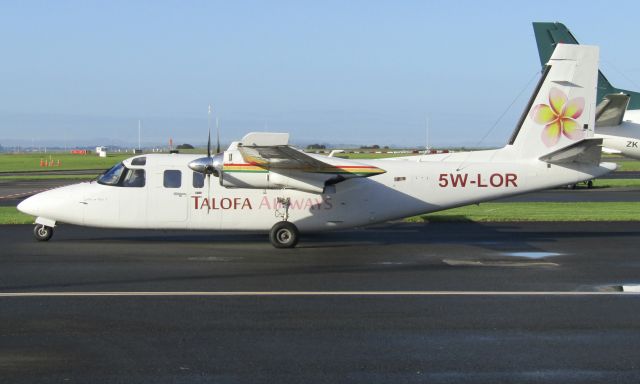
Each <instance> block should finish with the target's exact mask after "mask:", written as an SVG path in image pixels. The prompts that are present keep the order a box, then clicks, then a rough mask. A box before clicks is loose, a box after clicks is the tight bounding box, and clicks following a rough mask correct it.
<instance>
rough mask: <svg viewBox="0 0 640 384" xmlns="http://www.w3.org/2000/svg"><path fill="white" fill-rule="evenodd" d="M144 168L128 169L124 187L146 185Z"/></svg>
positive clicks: (123, 183)
mask: <svg viewBox="0 0 640 384" xmlns="http://www.w3.org/2000/svg"><path fill="white" fill-rule="evenodd" d="M144 179H145V177H144V169H127V173H126V174H125V176H124V178H123V179H122V186H123V187H136V188H141V187H144Z"/></svg>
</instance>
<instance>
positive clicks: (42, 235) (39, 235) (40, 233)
mask: <svg viewBox="0 0 640 384" xmlns="http://www.w3.org/2000/svg"><path fill="white" fill-rule="evenodd" d="M33 236H35V238H36V240H38V241H49V239H50V238H51V236H53V228H51V227H47V226H46V225H42V224H36V226H35V227H33Z"/></svg>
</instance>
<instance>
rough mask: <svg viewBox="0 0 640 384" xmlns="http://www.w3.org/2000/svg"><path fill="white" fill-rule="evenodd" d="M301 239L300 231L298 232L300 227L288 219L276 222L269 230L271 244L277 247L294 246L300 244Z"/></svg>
mask: <svg viewBox="0 0 640 384" xmlns="http://www.w3.org/2000/svg"><path fill="white" fill-rule="evenodd" d="M299 239H300V232H298V228H297V227H296V226H295V225H294V224H292V223H290V222H288V221H280V222H277V223H275V224H274V225H273V227H271V231H269V240H270V241H271V245H273V246H274V247H276V248H293V247H295V246H296V244H298V240H299Z"/></svg>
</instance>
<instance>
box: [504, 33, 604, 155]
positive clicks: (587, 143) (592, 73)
mask: <svg viewBox="0 0 640 384" xmlns="http://www.w3.org/2000/svg"><path fill="white" fill-rule="evenodd" d="M598 54H599V50H598V47H594V46H586V45H571V44H557V46H556V48H555V50H554V51H553V54H552V55H551V58H550V59H549V61H548V63H547V65H546V67H545V69H544V71H543V73H542V78H541V79H540V81H539V83H538V85H537V87H536V90H535V91H534V93H533V95H532V97H531V99H530V100H529V103H528V105H527V107H526V108H525V110H524V112H523V114H522V117H521V118H520V121H519V122H518V125H517V127H516V129H515V131H514V133H513V135H512V136H511V140H510V141H509V146H511V150H513V151H515V152H516V153H517V154H518V156H519V157H525V158H538V159H545V160H547V159H549V156H550V155H555V154H560V153H563V152H569V151H570V152H574V153H576V152H580V149H581V148H582V150H586V149H587V148H592V147H594V146H596V145H597V144H598V143H595V141H594V140H597V139H592V137H593V127H594V125H595V113H596V85H597V76H598ZM509 146H508V147H509ZM598 150H599V149H598ZM598 160H599V158H598Z"/></svg>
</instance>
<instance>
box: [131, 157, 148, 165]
mask: <svg viewBox="0 0 640 384" xmlns="http://www.w3.org/2000/svg"><path fill="white" fill-rule="evenodd" d="M146 164H147V158H146V157H144V156H143V157H136V158H134V159H133V160H131V165H146Z"/></svg>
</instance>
